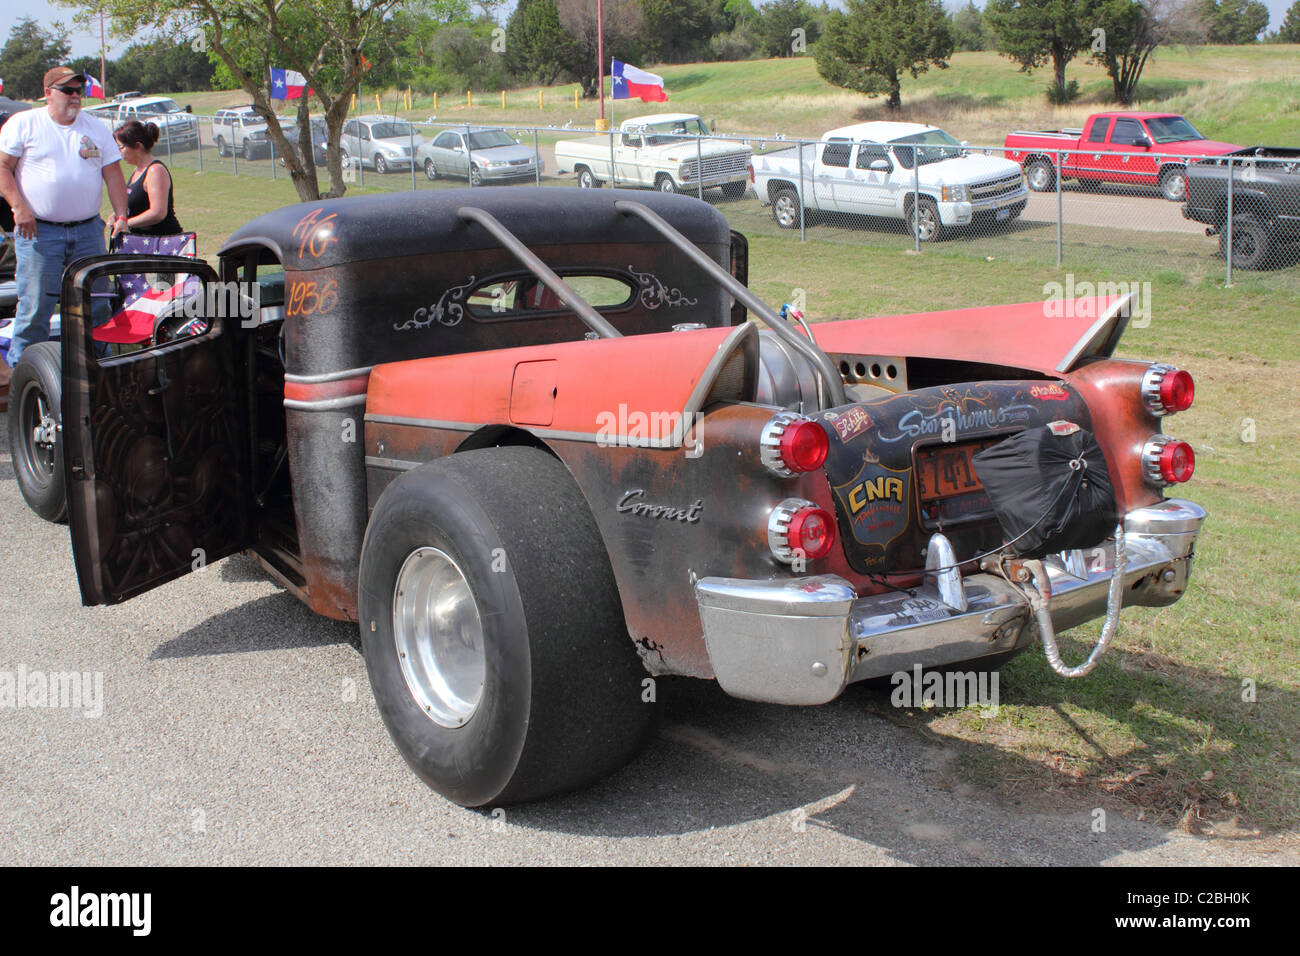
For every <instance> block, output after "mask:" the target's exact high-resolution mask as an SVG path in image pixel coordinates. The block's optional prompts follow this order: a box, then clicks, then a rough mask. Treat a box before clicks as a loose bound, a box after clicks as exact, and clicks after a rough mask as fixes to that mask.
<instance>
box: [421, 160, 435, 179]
mask: <svg viewBox="0 0 1300 956" xmlns="http://www.w3.org/2000/svg"><path fill="white" fill-rule="evenodd" d="M424 178H425V179H427V180H429V181H430V182H432V181H433V180H435V179H437V178H438V167H437V166H435V165H433V160H431V159H426V160H425V161H424Z"/></svg>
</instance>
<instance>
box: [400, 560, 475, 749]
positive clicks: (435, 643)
mask: <svg viewBox="0 0 1300 956" xmlns="http://www.w3.org/2000/svg"><path fill="white" fill-rule="evenodd" d="M393 642H394V644H395V645H396V648H397V660H398V662H399V664H400V665H401V668H402V677H403V678H404V679H405V680H406V688H407V690H408V691H410V694H411V697H412V698H413V699H414V700H415V703H416V704H417V705H418V706H419V708H420V709H421V710H423V711H424V712H425V714H427V715H428V716H429V718H430V719H431V720H432V721H433V722H434V723H436V724H438V725H439V726H441V727H449V728H456V727H463V726H464V725H465V724H466V723H468V721H469V719H470V718H471V717H473V716H474V712H475V711H476V710H477V709H478V705H479V701H480V700H481V699H482V697H483V683H484V680H485V679H486V676H487V655H486V653H485V652H484V645H483V622H482V620H481V619H480V618H479V613H478V606H477V605H476V604H475V602H474V595H473V593H472V592H471V591H470V587H469V582H468V581H466V580H465V575H464V574H463V573H462V572H461V570H460V566H459V565H457V564H456V562H455V561H454V560H452V558H451V557H450V556H449V555H447V554H446V553H445V552H443V551H440V550H438V549H437V548H428V547H425V548H417V549H416V550H415V551H412V552H411V553H410V554H409V555H407V557H406V560H405V561H404V562H403V563H402V569H401V571H399V572H398V575H397V585H396V587H395V589H394V592H393Z"/></svg>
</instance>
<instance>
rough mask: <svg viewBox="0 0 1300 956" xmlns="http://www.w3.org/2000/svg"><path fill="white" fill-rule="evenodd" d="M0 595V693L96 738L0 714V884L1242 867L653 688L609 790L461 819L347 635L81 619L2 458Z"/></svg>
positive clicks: (173, 618)
mask: <svg viewBox="0 0 1300 956" xmlns="http://www.w3.org/2000/svg"><path fill="white" fill-rule="evenodd" d="M0 576H2V579H3V581H4V587H3V592H2V593H3V597H0V622H2V623H0V627H2V628H3V641H2V643H0V678H3V676H4V673H6V672H7V673H8V674H10V675H16V674H17V673H18V671H19V669H22V670H23V671H24V672H26V673H27V674H28V675H29V680H30V675H31V674H32V673H33V672H36V671H42V672H44V673H46V674H48V673H50V672H54V671H70V670H78V671H86V672H90V673H91V674H96V673H98V674H102V680H103V685H102V698H100V703H99V704H94V703H93V702H92V703H91V706H90V710H91V711H92V712H93V711H94V710H95V709H98V708H99V707H100V706H102V714H101V715H100V716H98V717H86V716H84V711H83V710H80V709H53V708H48V707H45V708H38V707H32V706H24V707H21V708H19V707H17V706H16V702H17V701H16V697H15V698H14V701H13V703H14V705H15V706H9V705H2V704H0V833H3V834H4V835H5V839H3V840H0V865H6V864H35V863H42V864H74V863H75V864H86V863H89V864H129V863H141V864H176V863H201V864H213V863H217V864H257V863H267V864H292V863H308V864H348V863H363V864H383V863H398V862H405V863H423V864H435V863H465V864H481V863H490V864H513V863H649V864H681V863H778V864H779V863H822V864H827V863H857V864H933V863H949V864H972V865H987V864H1066V863H1069V864H1076V863H1077V864H1121V865H1122V864H1132V863H1145V864H1167V865H1179V866H1182V865H1187V864H1203V863H1246V862H1256V861H1257V857H1256V856H1254V855H1252V852H1251V850H1250V848H1249V847H1248V846H1245V847H1244V846H1241V845H1233V844H1231V843H1228V842H1226V841H1220V842H1210V841H1207V840H1204V839H1200V838H1193V837H1189V836H1186V835H1183V834H1179V833H1169V832H1166V831H1164V830H1162V829H1159V828H1156V827H1153V826H1149V825H1146V824H1144V823H1137V822H1131V821H1129V820H1126V819H1124V818H1123V817H1122V816H1120V815H1118V814H1116V813H1112V814H1111V815H1110V816H1109V819H1108V826H1107V830H1106V832H1105V833H1093V832H1092V829H1091V823H1092V820H1093V817H1092V814H1091V813H1090V812H1089V811H1090V810H1091V806H1089V805H1083V804H1081V805H1079V806H1069V807H1066V808H1064V809H1056V810H1052V811H1037V812H1030V811H1029V810H1027V809H1026V808H1023V807H1018V806H1015V805H1010V804H1007V803H1004V802H1001V801H999V800H997V799H994V798H992V797H990V796H989V795H987V794H984V793H982V792H977V791H974V790H972V789H970V788H969V787H967V786H966V785H964V784H962V783H961V782H960V781H959V779H958V778H957V776H956V774H955V773H954V769H953V752H952V751H951V750H949V749H948V748H945V747H942V746H936V745H934V744H931V743H927V742H925V741H923V740H922V739H920V738H919V737H918V736H917V735H916V734H915V733H913V732H911V731H908V730H905V729H901V728H899V727H896V726H894V725H893V724H891V723H889V722H888V721H886V720H883V719H881V718H880V717H878V716H875V715H873V714H872V713H870V712H869V710H868V709H867V705H869V704H870V703H871V700H872V699H871V698H870V696H869V695H868V694H864V693H861V692H859V689H852V690H851V692H850V693H849V694H848V695H846V697H845V698H843V699H841V700H840V701H837V702H836V703H834V704H831V705H829V706H826V707H821V708H809V709H786V708H780V707H772V706H763V705H759V704H752V703H747V702H743V701H736V700H731V699H729V698H727V697H725V696H724V695H722V694H721V693H720V692H719V691H718V690H717V689H716V687H714V686H713V685H712V684H706V683H702V682H697V681H685V680H683V681H677V682H673V681H661V682H660V688H661V706H662V715H663V723H662V726H661V729H660V731H659V733H658V734H657V736H656V737H655V738H654V740H653V741H652V742H651V743H650V745H649V747H648V748H647V749H646V751H645V752H644V754H643V755H642V756H641V757H640V758H639V759H638V760H637V761H635V762H634V763H633V764H632V765H631V766H630V767H628V768H627V769H625V770H624V771H622V772H621V773H619V774H617V775H616V776H614V777H612V778H610V779H609V780H607V781H605V782H603V783H601V784H599V785H597V786H595V787H593V788H591V789H590V790H588V791H586V792H584V793H580V794H577V795H574V796H570V797H566V798H560V799H554V800H551V801H548V802H545V803H540V804H533V805H528V806H523V807H516V808H508V809H506V810H504V812H503V813H502V812H498V813H497V815H496V816H494V815H493V814H492V812H490V811H489V812H475V811H469V810H464V809H461V808H459V807H456V806H454V805H452V804H450V803H448V802H447V801H445V800H443V799H442V798H440V797H439V796H437V795H436V794H434V793H433V792H431V791H430V790H428V789H426V788H425V787H424V785H423V784H422V783H420V782H419V781H418V780H417V779H416V777H415V776H414V775H413V774H411V773H410V772H409V771H408V770H407V768H406V766H405V764H404V763H403V762H402V760H401V758H400V757H399V756H398V754H397V752H396V751H395V750H394V748H393V747H392V746H391V744H390V743H389V740H388V737H387V735H386V733H385V731H384V728H383V726H382V724H381V722H380V720H379V718H378V715H377V713H376V711H375V707H374V704H373V702H372V700H371V696H370V690H369V685H368V683H367V681H366V676H365V669H364V666H363V662H362V659H361V657H360V655H359V654H358V652H357V651H356V650H354V649H353V647H352V646H351V644H350V643H349V639H350V637H351V636H352V629H351V628H350V627H349V626H346V625H342V624H337V623H334V622H330V621H326V620H324V619H321V618H317V617H315V616H313V615H312V614H311V613H309V612H308V611H306V610H305V609H304V608H303V607H302V606H301V605H299V604H298V602H297V601H295V600H294V599H292V598H291V597H289V596H288V595H286V594H285V593H283V592H282V591H280V589H279V588H278V587H276V586H275V585H274V584H272V583H271V582H270V581H269V580H268V579H266V578H265V577H264V576H263V575H262V574H261V572H260V571H259V569H258V568H257V566H256V565H255V564H254V563H253V562H252V561H251V560H249V559H246V558H243V557H238V558H232V559H229V560H227V561H224V562H221V563H219V564H217V565H215V566H213V567H210V568H209V569H207V570H206V571H204V572H202V573H200V574H194V575H191V576H189V577H187V578H184V579H182V580H180V581H178V582H173V583H172V584H170V585H167V586H164V587H162V588H160V589H158V590H157V591H154V592H151V593H150V594H147V595H144V596H142V597H140V598H138V599H136V600H134V601H131V602H128V603H127V604H124V605H121V606H118V607H112V608H82V607H81V606H80V604H79V598H78V591H77V584H76V578H75V573H74V570H73V565H72V560H71V557H70V555H69V545H68V533H67V528H66V527H65V526H62V525H50V524H46V523H44V522H42V521H40V520H39V519H37V518H36V517H35V516H33V515H32V514H31V513H30V512H28V511H27V509H26V507H25V506H24V505H23V502H22V500H21V498H20V496H19V493H18V490H17V487H16V484H15V482H14V478H13V471H12V467H11V464H10V461H9V457H8V455H7V454H0ZM90 684H91V685H93V679H92V681H91V682H90ZM83 703H87V702H83ZM1266 860H1267V861H1269V862H1292V863H1294V862H1296V861H1297V857H1296V856H1294V855H1290V856H1287V855H1285V854H1284V855H1275V856H1271V857H1268V858H1266Z"/></svg>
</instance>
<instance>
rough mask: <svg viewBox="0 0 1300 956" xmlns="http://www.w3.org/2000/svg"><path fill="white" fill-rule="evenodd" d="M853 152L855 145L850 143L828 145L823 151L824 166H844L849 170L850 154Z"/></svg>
mask: <svg viewBox="0 0 1300 956" xmlns="http://www.w3.org/2000/svg"><path fill="white" fill-rule="evenodd" d="M852 150H853V144H852V143H849V142H843V143H827V144H826V146H825V147H824V148H823V149H822V165H823V166H843V167H845V168H846V169H847V168H848V165H849V153H850V152H852Z"/></svg>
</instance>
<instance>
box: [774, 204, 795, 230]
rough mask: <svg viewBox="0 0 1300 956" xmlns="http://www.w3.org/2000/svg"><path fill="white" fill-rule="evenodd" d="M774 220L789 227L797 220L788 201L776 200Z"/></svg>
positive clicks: (792, 206) (792, 205)
mask: <svg viewBox="0 0 1300 956" xmlns="http://www.w3.org/2000/svg"><path fill="white" fill-rule="evenodd" d="M776 218H777V221H778V222H780V223H781V225H783V226H788V225H791V224H792V223H794V222H796V221H797V220H798V218H799V217H798V215H796V213H795V209H794V204H793V203H792V202H790V200H788V199H778V200H777V201H776Z"/></svg>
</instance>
